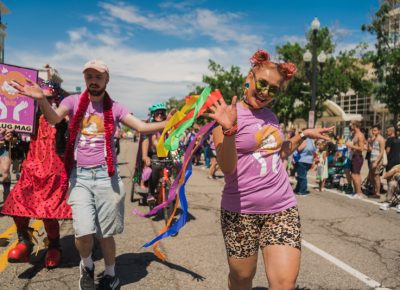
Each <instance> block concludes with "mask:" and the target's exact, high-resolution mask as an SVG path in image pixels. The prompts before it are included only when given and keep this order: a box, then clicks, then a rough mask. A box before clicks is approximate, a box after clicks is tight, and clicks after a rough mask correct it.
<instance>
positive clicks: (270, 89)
mask: <svg viewBox="0 0 400 290" xmlns="http://www.w3.org/2000/svg"><path fill="white" fill-rule="evenodd" d="M251 72H252V74H253V78H254V83H255V85H256V90H257V91H258V92H260V93H262V94H263V95H268V96H270V97H271V98H273V97H275V96H276V95H277V94H278V93H279V91H280V87H279V86H275V85H271V84H270V83H269V82H268V81H267V80H264V79H260V80H257V77H256V73H255V72H254V71H253V70H251Z"/></svg>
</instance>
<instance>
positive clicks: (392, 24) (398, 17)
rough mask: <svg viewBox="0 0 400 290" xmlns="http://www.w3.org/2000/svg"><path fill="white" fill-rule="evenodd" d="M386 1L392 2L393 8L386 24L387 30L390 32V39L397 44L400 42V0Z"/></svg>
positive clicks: (387, 0)
mask: <svg viewBox="0 0 400 290" xmlns="http://www.w3.org/2000/svg"><path fill="white" fill-rule="evenodd" d="M383 2H384V3H385V2H386V3H388V4H390V6H391V7H392V8H393V9H392V10H390V11H389V15H388V21H387V23H386V25H385V30H386V31H387V32H388V33H389V36H390V39H392V40H393V42H394V43H395V44H396V45H399V44H400V1H399V0H385V1H383Z"/></svg>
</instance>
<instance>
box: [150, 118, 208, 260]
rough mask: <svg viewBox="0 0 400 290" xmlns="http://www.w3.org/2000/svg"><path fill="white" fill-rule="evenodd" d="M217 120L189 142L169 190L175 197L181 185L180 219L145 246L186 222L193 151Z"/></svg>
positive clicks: (176, 231) (172, 233)
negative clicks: (180, 167) (188, 184)
mask: <svg viewBox="0 0 400 290" xmlns="http://www.w3.org/2000/svg"><path fill="white" fill-rule="evenodd" d="M214 125H215V121H214V122H211V123H208V124H206V125H204V126H203V127H201V128H200V130H199V132H198V133H197V134H196V136H195V138H194V139H193V140H192V142H191V143H190V144H189V146H188V149H187V150H186V152H185V157H184V162H183V163H184V166H183V168H182V170H181V171H180V173H179V174H178V176H177V178H176V179H175V181H177V182H175V181H174V183H173V186H172V187H171V189H170V192H169V195H170V196H169V197H168V199H170V198H171V199H172V200H173V199H174V198H175V196H176V189H177V187H178V186H179V199H180V201H181V209H182V215H181V216H180V217H179V219H178V220H177V221H176V222H175V223H174V224H172V226H170V227H168V226H169V225H168V224H167V225H166V226H165V227H164V228H163V229H162V230H161V231H160V234H159V235H158V236H157V237H155V238H154V239H153V240H151V241H150V242H148V243H146V244H144V245H143V247H145V248H147V247H149V246H151V245H153V244H155V243H157V242H159V241H160V240H162V239H164V238H167V237H170V236H172V235H174V234H176V233H178V232H179V230H180V229H181V228H182V227H183V226H184V225H185V224H186V220H187V215H188V203H187V199H186V195H185V185H186V183H187V181H188V179H189V177H190V176H191V174H192V156H193V153H194V152H195V151H196V150H197V149H198V148H199V147H200V146H201V145H202V144H203V142H204V140H205V139H206V138H207V137H208V136H209V134H210V133H211V130H212V129H213V128H214ZM176 207H177V204H176V205H175V209H176ZM171 221H172V216H171V218H170V220H169V221H168V222H169V223H170V222H171ZM154 252H155V253H156V254H157V256H158V257H159V258H161V259H162V260H164V259H165V255H164V254H163V253H161V255H160V251H159V250H158V249H157V248H155V249H154Z"/></svg>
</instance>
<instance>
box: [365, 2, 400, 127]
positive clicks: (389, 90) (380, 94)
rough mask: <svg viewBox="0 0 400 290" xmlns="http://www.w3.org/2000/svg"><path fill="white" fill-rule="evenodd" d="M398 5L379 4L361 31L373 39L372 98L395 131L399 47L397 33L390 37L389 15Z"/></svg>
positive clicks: (399, 82)
mask: <svg viewBox="0 0 400 290" xmlns="http://www.w3.org/2000/svg"><path fill="white" fill-rule="evenodd" d="M397 2H398V1H382V5H381V6H380V8H379V10H378V11H377V12H376V13H375V15H374V17H373V19H372V22H371V23H370V24H364V25H363V26H362V27H361V29H362V30H363V31H367V32H369V33H371V34H373V35H375V36H376V44H375V48H376V50H375V51H373V52H370V53H369V54H368V57H369V58H370V59H371V61H372V63H373V66H374V69H375V75H376V78H377V81H378V83H377V86H376V90H375V92H376V97H377V99H379V100H380V101H382V102H383V103H385V104H386V105H387V107H388V109H389V112H391V113H392V114H393V116H394V118H393V126H394V127H395V128H397V121H398V119H399V112H400V46H399V35H398V33H390V31H389V30H388V27H389V12H390V11H391V10H392V9H395V8H397V6H398V3H397Z"/></svg>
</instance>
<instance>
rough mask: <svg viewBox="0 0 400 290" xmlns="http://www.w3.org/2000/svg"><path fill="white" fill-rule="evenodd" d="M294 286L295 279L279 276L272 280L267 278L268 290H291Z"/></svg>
mask: <svg viewBox="0 0 400 290" xmlns="http://www.w3.org/2000/svg"><path fill="white" fill-rule="evenodd" d="M295 287H296V280H293V279H290V278H287V277H281V278H279V279H275V280H274V281H271V280H269V289H270V290H293V289H295Z"/></svg>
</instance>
